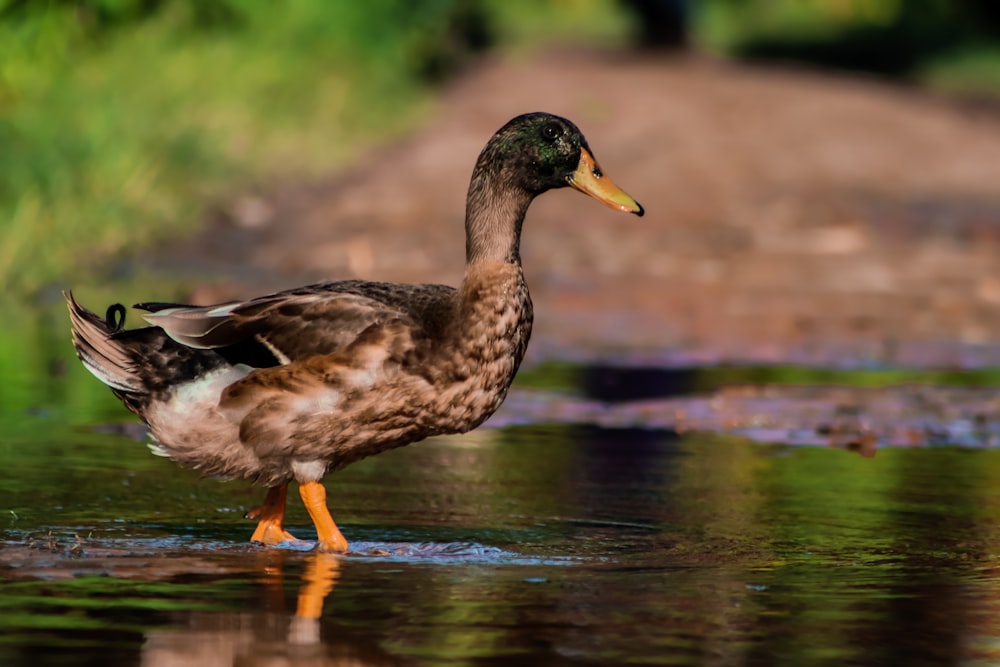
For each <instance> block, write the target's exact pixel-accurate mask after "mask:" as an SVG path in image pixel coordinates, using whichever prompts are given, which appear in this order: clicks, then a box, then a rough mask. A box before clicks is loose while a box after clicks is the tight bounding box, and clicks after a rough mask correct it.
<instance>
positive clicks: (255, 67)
mask: <svg viewBox="0 0 1000 667" xmlns="http://www.w3.org/2000/svg"><path fill="white" fill-rule="evenodd" d="M998 36H1000V10H998V8H997V6H996V3H992V2H989V1H988V0H955V1H947V0H911V1H908V2H902V1H901V0H620V1H615V0H544V1H540V2H513V3H511V2H501V1H491V0H485V1H483V2H473V1H470V0H428V1H427V2H420V3H410V2H405V1H402V0H395V1H394V0H378V1H376V2H370V3H364V4H359V3H340V2H333V3H323V2H308V1H301V0H299V1H291V2H285V3H282V4H281V5H280V7H276V6H275V5H273V4H272V3H267V2H254V1H252V0H203V1H195V0H4V1H3V2H2V3H0V121H2V122H0V146H2V154H0V225H2V227H0V234H2V238H3V243H2V247H0V282H2V284H4V285H5V286H6V287H7V290H8V291H9V292H11V291H13V292H20V293H25V292H30V291H32V290H37V289H38V288H40V287H43V286H47V285H59V286H64V285H66V284H70V283H73V284H79V283H80V282H81V281H87V282H92V281H93V279H94V276H95V272H96V275H97V276H98V277H102V276H103V274H106V271H107V268H108V267H109V265H111V266H113V265H114V264H115V261H116V260H117V259H118V258H120V257H121V256H122V253H125V252H131V251H134V250H136V249H137V248H141V247H148V246H149V244H150V243H154V242H156V241H159V240H162V239H165V238H172V237H175V236H177V235H180V234H189V233H191V232H192V231H193V230H196V229H199V228H202V227H203V226H204V223H205V222H206V220H207V219H209V218H210V217H211V211H212V210H213V207H219V206H223V207H225V206H226V205H228V204H227V203H226V202H228V201H229V200H231V199H232V198H234V197H237V196H238V195H240V194H242V193H245V192H248V191H249V190H250V189H251V188H254V187H265V188H267V187H270V188H272V189H273V186H274V184H276V183H283V184H287V183H289V182H294V181H295V180H296V179H299V180H300V181H309V182H315V180H316V179H318V178H322V177H323V176H324V175H329V174H331V173H333V172H336V171H338V170H342V169H343V168H344V167H345V165H348V164H351V163H352V161H353V160H355V159H356V158H357V157H358V156H359V155H361V154H362V153H363V152H364V151H369V150H371V149H372V148H373V147H375V146H380V145H386V144H388V143H390V142H392V141H393V140H395V139H398V138H400V137H403V136H408V135H411V134H412V133H414V132H417V131H418V130H419V128H421V127H425V126H427V125H428V123H429V121H430V120H431V119H433V118H434V117H435V115H437V114H439V113H440V112H441V109H440V106H441V101H440V100H441V94H442V91H444V90H447V89H448V87H449V85H451V84H452V83H453V82H455V81H456V80H461V79H462V77H463V76H465V77H472V78H474V77H475V76H476V73H475V69H474V68H475V67H477V66H481V63H482V62H483V60H484V59H487V60H488V59H490V58H491V57H494V56H496V55H497V54H502V56H503V57H505V58H507V59H508V60H510V59H513V60H514V61H515V62H517V63H522V64H523V63H524V62H525V61H527V62H539V63H545V62H547V61H550V60H551V53H552V51H551V49H552V48H553V47H554V45H562V46H566V45H575V46H576V47H590V48H595V49H601V51H602V54H603V55H602V57H601V58H600V60H601V62H602V63H606V62H607V61H608V58H609V57H611V55H610V54H619V55H621V54H623V53H635V52H636V51H637V50H640V49H646V50H660V51H664V52H673V53H675V54H676V53H680V52H684V53H694V54H699V55H702V56H705V55H711V56H714V57H719V58H723V59H726V60H730V61H744V60H747V59H750V60H754V61H762V60H768V61H772V62H774V61H780V62H783V63H798V64H801V65H808V66H809V67H822V68H827V69H828V70H832V71H844V70H852V71H855V72H860V73H864V75H876V76H879V77H882V78H884V79H886V80H889V81H893V82H896V83H900V84H906V85H915V86H919V87H921V88H930V89H932V90H940V91H958V92H961V93H962V94H963V95H967V96H968V97H967V98H964V99H977V98H979V97H980V96H988V95H989V94H990V93H996V91H998V90H1000V37H998ZM547 49H548V50H547ZM617 64H618V65H622V62H621V61H620V60H618V61H617ZM596 69H597V68H596V67H595V70H596ZM527 71H529V72H530V68H527ZM618 71H619V74H620V76H628V69H627V68H625V69H620V70H618ZM598 74H599V72H597V71H595V82H596V81H597V80H598V79H597V77H598ZM549 76H552V77H554V78H558V76H559V75H558V73H549ZM823 82H824V79H822V78H814V79H813V80H812V81H810V82H809V83H810V85H811V86H812V87H813V88H823ZM804 83H805V81H803V84H804ZM524 85H527V86H529V87H530V86H531V85H532V84H531V81H526V82H524ZM591 93H592V95H593V97H594V99H595V100H597V102H595V104H599V103H600V102H601V99H602V97H604V96H603V95H602V94H601V90H600V89H599V87H597V86H594V89H593V90H591ZM494 94H495V96H496V98H497V99H502V98H503V97H504V95H505V92H504V91H502V90H496V91H494ZM685 94H687V93H685ZM769 94H772V93H771V92H769V91H768V90H767V89H766V88H764V87H761V88H759V89H758V90H755V91H747V92H746V93H745V95H746V96H751V95H756V96H758V97H762V98H763V97H766V96H767V95H769ZM672 95H673V92H672V91H670V90H665V91H663V94H662V95H660V96H659V98H657V96H656V95H655V94H650V95H648V96H647V97H646V98H639V99H636V100H635V101H634V102H633V104H634V105H636V106H639V105H642V106H646V107H647V108H648V109H649V112H650V114H655V113H656V107H657V106H659V105H661V104H662V105H669V104H670V98H671V97H672ZM774 102H775V103H776V104H778V103H782V99H781V98H775V99H774ZM903 103H904V102H903V101H902V100H901V104H903ZM984 104H988V103H985V102H984ZM592 106H593V105H592ZM994 108H995V107H994ZM667 111H669V109H668V110H667ZM804 113H807V112H804ZM578 115H579V113H578ZM591 116H593V114H591ZM490 120H491V121H493V120H494V119H493V118H491V119H490ZM580 120H581V121H585V120H586V117H585V118H583V119H580ZM666 120H668V119H665V121H666ZM501 122H502V119H501ZM607 122H609V123H615V122H620V121H616V119H613V118H609V119H607ZM584 124H585V123H584ZM585 129H586V128H585ZM813 131H814V132H816V133H822V132H825V131H828V130H827V129H826V128H824V127H823V126H822V125H821V124H820V123H819V122H817V123H815V124H814V126H813ZM600 139H601V137H600V136H598V137H595V143H596V145H597V146H600V145H601V144H602V143H604V142H602V141H600ZM484 140H485V137H484V136H477V137H476V141H477V142H479V143H481V142H482V141H484ZM470 149H471V150H472V152H473V153H474V149H472V147H471V146H470ZM597 150H599V149H597ZM473 157H474V155H472V154H465V155H455V160H456V161H458V162H460V163H461V168H462V169H463V170H465V171H468V169H469V166H470V163H471V160H472V158H473ZM712 159H715V158H712ZM720 159H721V157H720ZM677 168H679V169H690V168H691V165H677ZM663 176H664V178H673V177H674V175H673V174H663ZM625 185H626V187H627V186H628V183H626V184H625ZM461 189H462V186H459V190H461ZM460 194H461V193H460ZM641 194H643V193H641V192H638V193H637V194H636V196H637V197H638V196H640V195H641ZM247 210H248V211H249V213H247V214H248V215H249V216H250V217H253V215H254V213H253V211H252V206H251V207H250V209H247Z"/></svg>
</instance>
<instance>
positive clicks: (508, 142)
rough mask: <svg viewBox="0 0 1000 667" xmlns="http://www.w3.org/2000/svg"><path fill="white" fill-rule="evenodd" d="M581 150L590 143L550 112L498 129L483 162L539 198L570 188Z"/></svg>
mask: <svg viewBox="0 0 1000 667" xmlns="http://www.w3.org/2000/svg"><path fill="white" fill-rule="evenodd" d="M581 148H587V149H588V150H589V147H588V146H587V140H586V139H584V137H583V134H582V133H581V132H580V129H579V128H578V127H577V126H576V125H574V124H573V123H571V122H570V121H568V120H566V119H565V118H561V117H559V116H554V115H552V114H548V113H541V112H536V113H526V114H522V115H520V116H517V117H516V118H513V119H511V120H510V121H509V122H508V123H507V124H506V125H504V126H503V127H502V128H500V129H499V130H497V132H496V134H494V135H493V138H492V139H491V140H490V142H489V144H487V146H486V148H484V149H483V152H482V154H481V155H480V156H479V162H480V164H481V165H482V166H483V167H485V168H487V169H489V170H490V171H494V170H497V171H499V172H501V173H502V174H503V175H504V176H505V177H507V178H510V179H516V180H515V183H512V184H513V185H517V186H520V187H521V188H524V189H525V190H526V191H528V192H530V193H532V194H535V195H538V194H541V193H542V192H545V191H546V190H551V189H553V188H562V187H566V186H567V185H569V182H568V180H567V179H568V177H569V176H570V175H571V174H572V173H573V172H574V171H575V170H576V168H577V165H578V164H579V162H580V149H581Z"/></svg>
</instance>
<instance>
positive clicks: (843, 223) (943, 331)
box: [158, 51, 1000, 365]
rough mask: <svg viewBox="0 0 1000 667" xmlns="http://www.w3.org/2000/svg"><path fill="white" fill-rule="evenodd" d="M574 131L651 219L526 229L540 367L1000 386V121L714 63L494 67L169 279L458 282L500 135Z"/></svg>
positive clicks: (562, 55)
mask: <svg viewBox="0 0 1000 667" xmlns="http://www.w3.org/2000/svg"><path fill="white" fill-rule="evenodd" d="M534 110H546V111H552V112H555V113H559V114H561V115H565V116H567V117H569V118H571V119H573V120H574V121H576V122H577V124H578V125H580V126H581V128H582V129H583V130H584V132H585V133H586V134H587V137H588V139H589V142H590V144H591V146H592V147H593V149H594V151H595V153H596V155H597V157H598V159H599V160H600V161H601V164H602V166H603V167H604V169H605V171H606V172H607V173H608V174H609V175H610V176H611V177H612V178H613V179H614V180H615V182H617V183H618V184H619V185H621V186H622V187H623V188H624V189H625V190H627V191H628V192H629V193H630V194H632V195H633V196H635V197H636V199H638V200H639V201H641V202H642V203H643V205H644V206H645V207H646V210H647V215H646V217H644V218H642V219H637V218H634V217H626V216H622V215H620V214H615V213H614V212H612V211H609V210H608V209H606V208H604V207H602V206H600V205H597V204H595V203H594V202H593V201H590V200H588V199H587V198H585V197H581V196H579V195H577V194H576V193H572V192H571V191H568V190H567V191H560V192H556V193H549V194H547V195H546V196H544V197H543V198H541V199H540V200H539V201H538V202H536V203H535V205H534V206H533V207H532V209H531V211H530V212H529V216H528V221H527V224H526V226H525V238H524V242H523V256H524V263H525V267H526V272H527V274H528V278H529V281H530V285H531V287H532V291H533V296H534V299H535V303H536V334H535V338H534V341H533V346H532V350H531V351H530V352H529V354H530V355H532V357H533V358H534V359H536V360H537V359H539V358H541V357H547V356H555V355H559V356H579V355H583V356H589V355H594V354H597V355H606V354H616V353H620V352H622V351H625V353H626V354H628V355H635V354H641V355H646V354H650V355H654V356H655V357H657V358H658V359H660V360H670V359H674V360H677V359H687V360H690V359H707V360H719V359H740V360H750V359H753V360H782V361H808V362H813V363H832V362H843V361H858V360H861V361H885V362H889V363H893V362H902V363H919V364H937V365H941V364H945V365H950V364H956V363H961V364H985V363H989V364H992V365H1000V346H998V345H995V344H994V343H995V342H1000V111H998V107H997V106H996V105H984V106H978V107H973V106H972V105H970V104H966V103H961V102H957V101H954V100H948V99H943V98H940V97H936V96H933V95H931V94H929V93H926V92H922V91H919V90H914V89H908V88H902V87H898V86H894V85H890V84H885V83H880V82H875V81H868V80H860V79H854V78H846V77H840V76H833V75H825V74H817V73H815V72H805V71H790V70H782V69H774V68H771V69H767V68H761V67H753V66H746V65H735V64H722V63H717V62H710V61H707V60H705V59H701V58H686V59H678V60H667V59H660V58H653V57H647V56H636V55H608V54H606V53H605V54H597V53H581V52H578V51H575V52H559V53H549V54H544V55H535V56H531V57H524V58H521V59H516V58H515V59H508V60H506V61H501V60H499V59H498V60H495V61H492V62H485V63H482V64H480V65H478V66H476V67H475V68H473V69H471V70H470V71H468V72H467V73H466V74H465V75H464V76H462V77H461V78H460V79H458V80H456V81H455V82H454V83H453V84H452V85H450V86H449V87H448V88H447V89H446V90H445V91H444V93H443V96H442V99H441V101H440V103H439V105H438V108H437V110H436V112H435V113H434V114H433V117H432V118H431V120H430V122H428V123H427V124H426V125H425V126H424V127H423V129H422V130H421V131H419V132H418V133H416V134H415V135H414V136H412V137H411V138H410V139H409V140H407V141H404V142H402V143H401V144H399V145H395V146H392V147H389V148H387V149H384V150H382V151H379V152H377V153H376V154H373V155H371V156H369V157H368V158H367V159H364V160H362V161H361V162H360V163H359V164H356V165H354V166H353V167H351V168H350V169H348V170H346V171H345V172H344V173H342V174H336V175H332V176H331V177H330V178H329V180H327V181H325V182H320V183H314V184H311V185H308V186H294V187H289V186H280V187H275V188H274V189H273V190H272V191H271V192H267V193H265V194H264V195H262V196H256V195H254V196H247V197H244V198H242V199H240V200H238V201H236V202H235V203H234V204H233V205H232V206H231V207H230V214H229V215H228V216H226V217H227V220H226V221H225V222H222V223H219V224H215V225H214V226H213V227H212V228H211V229H209V230H208V232H206V234H205V235H204V236H202V237H201V238H198V239H195V240H193V241H191V242H185V243H183V244H178V245H175V246H173V247H170V248H166V249H164V250H163V252H162V256H161V258H160V261H159V262H158V265H159V266H160V267H167V268H178V267H180V266H195V267H198V268H201V269H204V268H205V267H209V268H210V269H212V270H213V271H214V272H215V273H217V274H221V275H223V276H226V279H225V282H223V283H222V285H216V286H213V287H206V288H204V289H199V290H197V291H196V294H194V295H193V298H194V299H197V300H199V301H201V302H211V301H217V300H222V299H225V298H231V297H233V296H250V295H252V294H253V293H254V292H255V291H258V290H270V289H275V288H280V287H288V286H292V285H294V284H296V283H300V282H304V281H313V280H321V279H330V278H347V277H362V278H374V279H382V280H398V281H408V282H410V281H433V282H447V283H452V284H454V283H456V282H457V281H458V280H459V279H460V277H461V271H462V266H461V260H462V257H463V249H464V245H463V244H464V239H463V236H462V220H463V210H464V197H465V189H466V187H467V184H468V178H469V174H470V172H471V169H472V164H473V162H474V160H475V158H476V155H477V154H478V152H479V150H480V149H481V147H482V145H483V144H484V143H485V141H486V140H487V139H488V138H489V136H490V134H491V133H492V132H493V131H494V130H495V129H497V128H498V127H499V126H500V125H502V124H503V123H504V122H505V121H506V120H507V119H508V118H510V117H511V116H513V115H516V114H518V113H521V112H524V111H534Z"/></svg>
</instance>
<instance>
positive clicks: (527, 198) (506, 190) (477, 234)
mask: <svg viewBox="0 0 1000 667" xmlns="http://www.w3.org/2000/svg"><path fill="white" fill-rule="evenodd" d="M504 176H505V174H503V173H502V172H500V170H498V169H496V168H495V167H493V168H491V167H490V166H487V165H484V164H482V163H480V164H477V165H476V168H475V170H474V171H473V174H472V183H471V184H470V185H469V196H468V199H467V201H466V208H465V211H466V212H465V261H466V264H467V265H468V266H471V265H473V264H476V263H479V262H487V263H490V262H504V263H508V264H517V265H520V263H521V250H520V243H521V224H522V223H523V222H524V214H525V213H526V212H527V211H528V206H529V205H530V204H531V200H532V199H534V195H533V194H531V193H529V192H527V191H525V190H524V189H522V188H519V187H515V186H512V185H510V183H509V181H508V179H507V178H504Z"/></svg>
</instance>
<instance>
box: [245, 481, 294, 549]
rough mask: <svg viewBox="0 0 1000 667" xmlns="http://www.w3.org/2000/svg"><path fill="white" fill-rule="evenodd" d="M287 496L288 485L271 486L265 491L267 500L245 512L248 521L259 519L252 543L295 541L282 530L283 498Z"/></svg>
mask: <svg viewBox="0 0 1000 667" xmlns="http://www.w3.org/2000/svg"><path fill="white" fill-rule="evenodd" d="M287 496H288V484H287V483H285V484H279V485H278V486H272V487H271V488H270V489H268V491H267V498H265V499H264V504H263V505H261V506H260V507H255V508H254V509H252V510H250V511H249V512H247V518H248V519H260V522H259V523H258V524H257V530H255V531H253V537H251V538H250V541H252V542H263V543H264V544H280V543H281V542H289V541H291V540H294V539H295V536H294V535H292V534H291V533H289V532H288V531H287V530H285V528H284V525H283V524H284V521H285V498H286V497H287Z"/></svg>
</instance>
